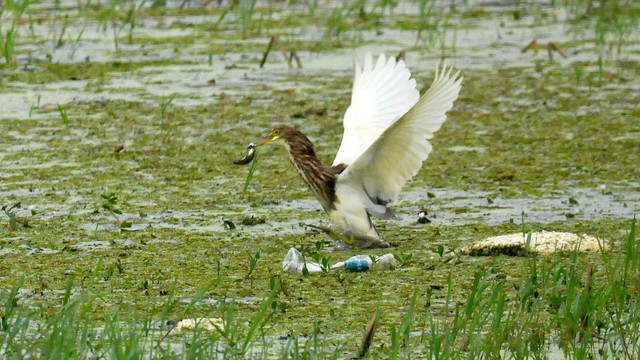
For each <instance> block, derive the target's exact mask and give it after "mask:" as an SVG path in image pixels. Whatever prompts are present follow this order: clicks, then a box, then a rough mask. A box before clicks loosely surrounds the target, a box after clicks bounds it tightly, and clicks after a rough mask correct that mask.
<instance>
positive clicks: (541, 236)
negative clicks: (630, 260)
mask: <svg viewBox="0 0 640 360" xmlns="http://www.w3.org/2000/svg"><path fill="white" fill-rule="evenodd" d="M530 234H531V242H530V243H529V252H533V253H538V254H544V255H548V254H552V253H555V252H570V251H576V250H577V251H581V252H599V251H600V250H601V249H604V250H609V246H608V245H607V244H606V243H605V242H604V241H602V240H598V239H596V238H595V237H593V236H590V235H586V234H582V235H579V234H574V233H568V232H556V231H541V232H532V233H530ZM528 236H529V234H526V235H523V234H522V233H515V234H508V235H500V236H492V237H488V238H486V239H483V240H480V241H477V242H475V243H473V244H471V245H469V246H467V247H465V248H463V249H462V252H463V253H465V254H469V255H497V254H505V255H523V254H524V253H525V246H526V241H527V237H528Z"/></svg>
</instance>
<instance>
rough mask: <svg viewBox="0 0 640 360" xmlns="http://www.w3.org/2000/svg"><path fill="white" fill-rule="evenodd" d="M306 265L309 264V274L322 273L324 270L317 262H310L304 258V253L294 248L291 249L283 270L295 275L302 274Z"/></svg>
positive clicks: (283, 264) (283, 262)
mask: <svg viewBox="0 0 640 360" xmlns="http://www.w3.org/2000/svg"><path fill="white" fill-rule="evenodd" d="M305 263H306V264H307V271H308V272H309V273H317V272H321V271H322V270H323V269H324V268H323V267H322V265H320V264H318V263H317V262H313V261H309V260H307V259H305V257H304V256H302V253H301V252H300V251H298V249H296V248H294V247H292V248H291V249H289V252H288V253H287V256H285V258H284V260H283V261H282V270H284V271H288V272H290V273H294V274H302V270H303V269H304V265H305Z"/></svg>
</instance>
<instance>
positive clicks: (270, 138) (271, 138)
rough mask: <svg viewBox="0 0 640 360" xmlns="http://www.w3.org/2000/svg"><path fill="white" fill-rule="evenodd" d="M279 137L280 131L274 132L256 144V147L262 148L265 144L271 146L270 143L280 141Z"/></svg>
mask: <svg viewBox="0 0 640 360" xmlns="http://www.w3.org/2000/svg"><path fill="white" fill-rule="evenodd" d="M279 136H280V131H279V130H273V131H272V132H270V133H269V135H267V136H266V137H265V138H264V139H262V140H260V141H258V142H257V143H256V147H258V146H261V145H265V144H270V143H272V142H274V141H276V140H278V137H279Z"/></svg>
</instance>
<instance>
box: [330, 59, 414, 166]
mask: <svg viewBox="0 0 640 360" xmlns="http://www.w3.org/2000/svg"><path fill="white" fill-rule="evenodd" d="M419 97H420V94H419V93H418V90H416V81H415V80H414V79H411V73H410V72H409V70H408V69H407V67H406V65H405V63H404V61H402V60H400V61H398V62H396V60H395V59H394V58H393V57H390V58H389V59H386V57H385V56H384V54H381V55H380V57H379V58H378V61H377V63H376V64H375V66H373V60H372V58H371V54H369V53H367V54H366V55H365V59H364V65H363V66H362V67H360V64H359V63H358V61H357V60H356V61H355V78H354V81H353V90H352V94H351V105H349V108H348V109H347V112H346V113H345V114H344V120H343V125H344V134H343V136H342V143H341V144H340V148H339V149H338V153H337V154H336V158H335V160H334V161H333V165H338V164H341V163H342V164H346V165H349V164H351V163H352V162H353V161H354V160H355V159H357V158H358V157H359V156H360V155H361V154H362V153H363V152H364V151H365V150H366V149H367V148H368V147H369V146H370V145H371V144H372V143H373V142H374V141H375V140H376V139H377V138H378V137H380V134H382V133H383V132H384V131H385V130H386V129H387V128H388V127H389V126H390V125H391V124H393V122H395V121H396V120H398V119H399V118H400V117H401V116H402V115H404V114H405V113H406V112H407V111H408V110H409V109H410V108H411V107H412V106H413V105H414V104H415V103H416V101H418V98H419Z"/></svg>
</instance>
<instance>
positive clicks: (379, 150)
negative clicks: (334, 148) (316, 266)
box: [338, 65, 462, 212]
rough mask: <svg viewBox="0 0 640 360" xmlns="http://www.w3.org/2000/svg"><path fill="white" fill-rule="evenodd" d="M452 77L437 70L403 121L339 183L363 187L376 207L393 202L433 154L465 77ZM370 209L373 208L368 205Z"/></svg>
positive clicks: (355, 162) (392, 127) (355, 163)
mask: <svg viewBox="0 0 640 360" xmlns="http://www.w3.org/2000/svg"><path fill="white" fill-rule="evenodd" d="M458 75H459V72H458V73H456V74H455V75H453V76H451V68H449V69H447V68H446V65H445V66H443V68H442V69H441V70H440V71H438V68H437V66H436V75H435V79H434V80H433V83H432V84H431V87H429V90H427V92H426V93H425V94H424V95H422V97H421V98H420V100H418V102H417V103H416V104H415V105H414V106H413V107H412V108H411V109H410V110H409V111H408V112H407V113H406V114H404V115H403V116H402V117H401V118H400V119H398V120H397V121H396V122H394V123H393V124H392V125H391V126H390V127H389V128H388V129H387V130H386V131H384V132H383V133H382V135H381V136H380V137H378V138H377V140H375V142H374V143H373V144H372V145H371V146H370V147H369V148H368V149H367V150H366V151H365V152H364V153H362V155H360V157H359V158H358V159H356V160H355V161H354V162H353V163H351V165H349V167H347V168H346V169H345V171H344V172H343V173H342V174H340V176H339V177H338V183H340V182H343V183H344V184H349V185H351V186H352V187H353V188H358V187H360V186H361V187H363V188H364V190H365V192H366V194H367V195H368V197H369V198H370V199H371V200H372V202H373V203H374V204H376V205H375V206H376V207H378V208H377V209H375V212H381V209H380V208H379V207H380V205H386V204H387V203H391V202H394V201H395V200H396V199H397V197H398V193H399V192H400V189H401V188H402V186H404V184H405V183H406V182H407V180H409V179H411V178H412V177H413V176H415V174H416V173H417V172H418V170H420V167H421V166H422V162H423V161H424V160H426V159H427V156H429V153H430V152H431V143H429V140H428V139H431V138H432V137H433V133H434V132H436V131H438V129H440V126H441V125H442V123H443V122H444V121H445V120H446V118H447V117H446V115H445V114H446V112H447V111H449V110H450V109H451V108H452V107H453V102H454V101H455V100H456V98H457V97H458V92H459V91H460V83H461V82H462V77H460V78H458ZM369 206H374V205H373V204H369Z"/></svg>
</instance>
